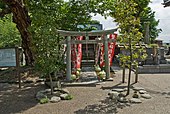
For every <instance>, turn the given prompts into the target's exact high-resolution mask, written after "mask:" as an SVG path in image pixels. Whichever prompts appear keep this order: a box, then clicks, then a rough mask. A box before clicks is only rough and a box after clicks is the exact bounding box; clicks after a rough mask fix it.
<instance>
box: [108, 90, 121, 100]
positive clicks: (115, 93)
mask: <svg viewBox="0 0 170 114" xmlns="http://www.w3.org/2000/svg"><path fill="white" fill-rule="evenodd" d="M118 95H119V93H118V92H116V91H110V92H109V93H108V96H109V98H110V99H114V100H116V99H117V98H118Z"/></svg>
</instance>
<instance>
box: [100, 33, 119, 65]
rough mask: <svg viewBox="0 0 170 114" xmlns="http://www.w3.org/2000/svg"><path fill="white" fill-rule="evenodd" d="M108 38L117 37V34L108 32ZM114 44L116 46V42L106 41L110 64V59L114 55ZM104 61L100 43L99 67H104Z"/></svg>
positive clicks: (102, 46)
mask: <svg viewBox="0 0 170 114" xmlns="http://www.w3.org/2000/svg"><path fill="white" fill-rule="evenodd" d="M109 38H110V39H116V38H117V34H110V36H109ZM115 46H116V42H111V43H110V42H109V43H108V49H109V50H108V54H109V63H110V65H112V59H113V56H114V51H115ZM104 65H105V63H104V44H102V45H101V53H100V67H101V68H102V67H104Z"/></svg>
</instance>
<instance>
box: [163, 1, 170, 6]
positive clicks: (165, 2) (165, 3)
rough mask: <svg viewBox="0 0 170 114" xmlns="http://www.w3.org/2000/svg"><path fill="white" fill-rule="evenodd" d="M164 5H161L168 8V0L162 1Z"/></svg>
mask: <svg viewBox="0 0 170 114" xmlns="http://www.w3.org/2000/svg"><path fill="white" fill-rule="evenodd" d="M163 1H164V3H162V4H163V5H164V7H168V6H170V0H163Z"/></svg>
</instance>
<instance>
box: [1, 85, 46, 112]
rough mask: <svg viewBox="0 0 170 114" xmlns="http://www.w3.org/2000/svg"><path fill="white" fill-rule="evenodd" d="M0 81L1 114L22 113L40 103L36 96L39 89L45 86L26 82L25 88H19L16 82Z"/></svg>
mask: <svg viewBox="0 0 170 114" xmlns="http://www.w3.org/2000/svg"><path fill="white" fill-rule="evenodd" d="M5 84H6V85H5V86H2V85H3V84H2V83H0V85H1V86H0V106H1V108H0V114H11V113H12V114H13V113H21V112H23V111H24V110H28V109H30V108H32V107H34V106H35V105H37V104H38V101H37V100H36V98H35V94H36V93H37V91H39V90H42V89H44V88H45V86H43V85H41V84H35V83H32V84H24V88H22V89H18V85H16V84H7V83H5Z"/></svg>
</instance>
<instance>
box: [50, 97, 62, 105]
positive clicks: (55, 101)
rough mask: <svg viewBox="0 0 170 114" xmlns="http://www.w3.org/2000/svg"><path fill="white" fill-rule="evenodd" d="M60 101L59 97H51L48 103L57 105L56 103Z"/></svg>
mask: <svg viewBox="0 0 170 114" xmlns="http://www.w3.org/2000/svg"><path fill="white" fill-rule="evenodd" d="M60 100H61V98H60V97H57V96H53V97H51V99H50V102H52V103H57V102H59V101H60Z"/></svg>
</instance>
